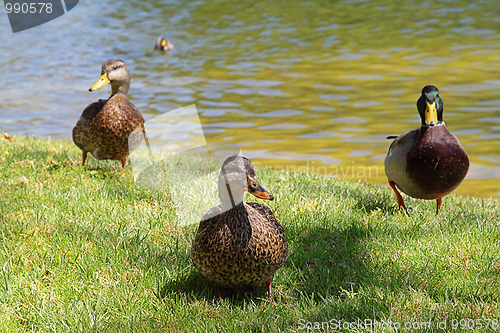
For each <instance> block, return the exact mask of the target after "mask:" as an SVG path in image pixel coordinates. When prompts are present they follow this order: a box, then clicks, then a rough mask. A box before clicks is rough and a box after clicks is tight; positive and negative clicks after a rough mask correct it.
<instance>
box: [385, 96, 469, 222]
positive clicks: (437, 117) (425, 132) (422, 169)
mask: <svg viewBox="0 0 500 333" xmlns="http://www.w3.org/2000/svg"><path fill="white" fill-rule="evenodd" d="M417 109H418V113H419V114H420V119H421V120H422V125H421V126H420V128H416V129H413V130H410V131H408V132H406V133H403V134H401V135H400V136H398V137H396V138H395V137H388V139H394V138H395V140H394V141H393V142H392V144H391V146H390V147H389V152H388V153H387V157H386V158H385V162H384V164H385V173H386V175H387V178H388V179H389V185H390V186H391V187H392V189H393V190H394V192H395V193H396V196H397V198H398V206H399V207H403V208H404V209H405V211H406V213H407V214H408V210H407V209H406V206H405V204H404V201H403V198H402V197H401V194H399V192H398V190H397V188H399V189H400V190H401V191H403V192H404V193H406V194H407V195H409V196H411V197H414V198H418V199H430V200H433V199H435V200H436V201H437V208H436V215H437V214H438V213H439V208H440V207H441V198H442V197H444V196H445V195H447V194H449V193H451V192H452V191H453V190H455V189H456V188H457V187H458V185H460V183H461V182H462V180H463V179H464V178H465V175H467V171H468V170H469V157H468V156H467V153H466V151H465V149H464V148H463V147H462V145H461V144H460V141H459V140H458V138H457V137H456V136H455V135H453V134H451V133H450V132H448V130H447V129H446V126H445V124H444V122H443V100H442V99H441V97H439V90H438V88H436V87H435V86H425V87H424V88H423V89H422V95H421V96H420V98H419V99H418V100H417Z"/></svg>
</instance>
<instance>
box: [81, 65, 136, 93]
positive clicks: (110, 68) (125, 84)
mask: <svg viewBox="0 0 500 333" xmlns="http://www.w3.org/2000/svg"><path fill="white" fill-rule="evenodd" d="M109 83H111V94H112V95H115V94H117V93H119V94H124V95H127V93H128V89H129V87H130V73H129V71H128V68H127V65H125V63H124V62H123V60H120V59H117V58H111V59H108V60H106V61H105V62H104V63H103V64H102V69H101V77H100V78H99V80H97V82H96V83H94V84H93V85H92V87H90V89H89V91H94V90H99V89H101V88H102V87H104V86H105V85H107V84H109Z"/></svg>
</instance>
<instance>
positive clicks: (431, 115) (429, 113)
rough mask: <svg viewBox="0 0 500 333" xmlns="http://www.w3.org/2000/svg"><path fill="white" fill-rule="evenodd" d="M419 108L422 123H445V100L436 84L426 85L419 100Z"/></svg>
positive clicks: (429, 124) (430, 124)
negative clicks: (440, 95)
mask: <svg viewBox="0 0 500 333" xmlns="http://www.w3.org/2000/svg"><path fill="white" fill-rule="evenodd" d="M417 109H418V113H419V114H420V119H421V120H422V125H427V126H434V125H438V124H442V123H443V100H442V99H441V97H439V90H438V88H437V87H435V86H425V87H424V88H423V89H422V95H420V98H419V99H418V100H417Z"/></svg>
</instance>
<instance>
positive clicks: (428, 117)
mask: <svg viewBox="0 0 500 333" xmlns="http://www.w3.org/2000/svg"><path fill="white" fill-rule="evenodd" d="M426 103H427V107H426V109H425V124H426V125H429V126H434V125H436V124H437V122H438V118H437V109H436V102H432V104H430V103H429V102H426Z"/></svg>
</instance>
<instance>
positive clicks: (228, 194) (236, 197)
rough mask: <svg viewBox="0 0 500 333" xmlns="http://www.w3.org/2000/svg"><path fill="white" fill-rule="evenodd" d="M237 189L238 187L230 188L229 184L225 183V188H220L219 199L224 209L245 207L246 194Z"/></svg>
mask: <svg viewBox="0 0 500 333" xmlns="http://www.w3.org/2000/svg"><path fill="white" fill-rule="evenodd" d="M235 187H236V186H230V185H229V184H228V183H224V184H223V186H219V198H220V201H221V204H222V209H224V210H229V209H232V208H235V207H237V206H239V205H243V198H244V196H245V192H244V191H241V190H238V188H235Z"/></svg>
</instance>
